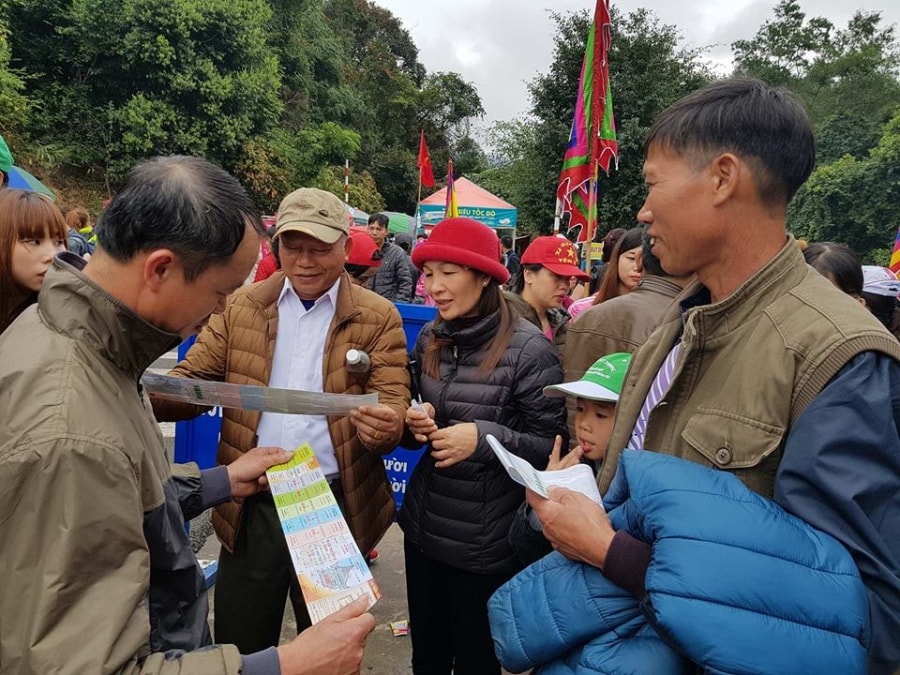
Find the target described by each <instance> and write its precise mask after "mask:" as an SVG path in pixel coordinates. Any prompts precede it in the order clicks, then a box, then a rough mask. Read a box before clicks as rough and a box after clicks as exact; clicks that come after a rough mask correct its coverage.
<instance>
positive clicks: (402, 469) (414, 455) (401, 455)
mask: <svg viewBox="0 0 900 675" xmlns="http://www.w3.org/2000/svg"><path fill="white" fill-rule="evenodd" d="M397 310H398V311H399V312H400V317H401V318H402V319H403V331H404V332H405V333H406V345H407V348H408V349H409V350H412V348H413V346H414V345H415V344H416V338H417V337H418V335H419V332H420V331H421V330H422V327H423V326H424V325H425V324H426V323H428V322H429V321H431V320H432V319H434V317H435V316H437V310H436V309H435V308H434V307H426V306H424V305H411V304H407V303H401V302H398V303H397ZM192 344H194V338H189V339H188V340H186V341H185V342H183V343H182V344H181V345H180V346H179V347H178V359H179V360H181V359H183V358H184V357H185V355H186V354H187V352H188V349H190V348H191V345H192ZM221 428H222V409H221V408H218V407H216V408H213V409H212V410H209V411H208V412H206V413H204V414H203V415H200V416H199V417H196V418H195V419H193V420H190V421H188V422H178V423H177V424H176V425H175V461H176V462H178V463H184V462H197V464H198V465H199V466H200V468H201V469H207V468H209V467H212V466H215V465H216V449H217V447H218V445H219V432H220V431H221ZM422 450H423V448H397V449H396V450H394V451H393V452H391V453H390V454H388V455H385V456H384V467H385V469H386V470H387V475H388V480H389V481H390V483H391V489H392V490H393V493H394V502H395V503H396V505H397V510H398V511H399V510H400V507H401V506H402V505H403V497H404V495H405V494H406V486H407V484H408V482H409V477H410V476H411V475H412V471H413V469H414V468H415V467H416V464H417V463H418V461H419V459H420V458H421V457H422Z"/></svg>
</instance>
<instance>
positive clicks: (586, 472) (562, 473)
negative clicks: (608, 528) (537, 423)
mask: <svg viewBox="0 0 900 675" xmlns="http://www.w3.org/2000/svg"><path fill="white" fill-rule="evenodd" d="M487 442H488V445H490V446H491V450H493V451H494V454H495V455H497V459H499V460H500V463H501V464H502V465H503V467H504V468H505V469H506V473H508V474H509V477H510V478H512V479H513V480H514V481H516V482H517V483H518V484H519V485H523V486H525V487H527V488H528V489H529V490H532V491H533V492H537V493H538V494H539V495H540V496H541V497H548V496H549V495H548V494H547V492H548V490H549V489H550V488H551V487H564V488H568V489H569V490H572V491H573V492H580V493H581V494H583V495H584V496H586V497H589V498H590V499H592V500H593V501H595V502H597V503H598V504H599V505H600V506H601V507H602V506H603V500H602V499H601V498H600V490H599V489H598V488H597V479H596V478H595V477H594V471H593V469H591V467H589V466H588V465H587V464H576V465H575V466H570V467H569V468H568V469H560V470H559V471H538V470H537V469H535V468H534V467H533V466H531V464H529V463H528V462H527V461H526V460H524V459H522V458H521V457H519V456H517V455H514V454H513V453H511V452H510V451H509V450H507V449H506V448H504V447H503V444H502V443H500V441H498V440H497V439H496V438H495V437H494V436H492V435H491V434H488V435H487Z"/></svg>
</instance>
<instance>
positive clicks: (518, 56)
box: [376, 0, 900, 124]
mask: <svg viewBox="0 0 900 675" xmlns="http://www.w3.org/2000/svg"><path fill="white" fill-rule="evenodd" d="M613 2H614V4H615V5H616V6H617V7H618V8H619V9H620V10H622V11H623V12H630V11H632V10H634V9H636V8H638V7H646V8H648V9H651V10H653V12H654V13H655V14H656V15H657V16H658V17H659V18H660V20H661V21H662V22H663V23H666V24H674V25H676V26H678V27H679V28H680V30H681V34H682V38H683V40H684V43H685V44H686V45H689V46H692V47H700V46H707V45H711V46H713V48H712V49H711V50H710V52H709V55H710V58H711V60H713V61H714V62H719V63H727V62H728V61H729V60H730V53H731V50H730V44H731V43H732V42H734V41H735V40H738V39H741V38H749V37H752V36H753V35H754V34H755V33H756V31H757V29H758V28H759V26H761V25H762V23H763V22H764V21H766V20H767V19H771V18H773V16H774V14H773V8H774V7H775V5H776V4H777V0H694V1H693V2H691V3H686V2H673V1H672V0H613ZM376 3H377V4H379V5H381V6H383V7H386V8H388V9H389V10H391V12H393V14H394V15H395V16H397V17H398V18H399V19H400V20H401V21H402V22H403V25H404V27H405V28H406V29H407V30H409V32H410V33H411V34H412V37H413V40H414V41H415V43H416V45H417V46H418V48H419V60H420V61H421V62H422V63H423V64H424V65H425V67H426V68H427V69H428V71H429V72H433V71H456V72H458V73H461V74H462V76H463V77H464V78H465V79H466V80H468V81H469V82H472V83H473V84H474V85H475V86H476V87H477V89H478V93H479V94H480V96H481V100H482V103H483V105H484V109H485V112H486V117H485V123H486V124H490V123H491V122H494V121H497V120H506V119H511V118H513V117H515V116H517V115H520V114H522V113H524V112H526V111H527V110H528V108H529V107H530V101H529V99H528V92H527V90H526V87H525V84H526V82H528V81H530V80H531V79H532V78H534V76H535V75H537V74H538V73H541V72H546V71H547V70H548V68H549V66H550V63H551V61H552V59H553V23H552V21H551V20H550V16H549V9H550V8H552V9H554V10H556V11H560V12H564V11H568V10H578V9H590V10H593V7H594V2H592V0H376ZM863 3H865V4H863ZM800 6H801V7H802V9H803V11H804V12H805V13H806V16H807V17H813V16H824V17H826V18H828V19H830V20H831V21H832V23H834V24H835V25H836V26H838V27H841V28H843V27H845V26H846V25H847V21H848V19H849V18H850V17H851V16H852V15H853V13H854V12H855V11H856V10H857V9H863V10H868V11H878V12H881V15H882V22H883V24H885V25H890V24H897V23H900V2H898V1H897V0H849V2H847V1H846V0H800ZM613 39H615V37H614V38H613ZM572 95H573V96H574V95H575V92H572Z"/></svg>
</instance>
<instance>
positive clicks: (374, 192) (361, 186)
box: [313, 166, 385, 213]
mask: <svg viewBox="0 0 900 675" xmlns="http://www.w3.org/2000/svg"><path fill="white" fill-rule="evenodd" d="M313 187H317V188H321V189H322V190H328V192H330V193H332V194H334V195H337V196H338V197H340V198H341V199H343V198H344V167H342V166H329V167H325V168H324V169H322V170H321V171H320V172H319V175H318V176H317V177H316V180H315V181H314V182H313ZM349 193H350V204H352V205H353V206H355V207H356V208H358V209H361V210H363V211H365V212H366V213H378V212H379V211H384V210H385V203H384V197H382V196H381V194H380V193H379V192H378V188H377V187H376V185H375V179H374V178H372V174H370V173H369V172H368V171H354V172H352V173H351V174H350V187H349Z"/></svg>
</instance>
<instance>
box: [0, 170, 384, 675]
mask: <svg viewBox="0 0 900 675" xmlns="http://www.w3.org/2000/svg"><path fill="white" fill-rule="evenodd" d="M98 229H99V236H100V242H99V243H100V245H99V248H98V249H97V252H96V254H95V255H94V256H93V257H92V258H91V260H90V262H88V263H85V261H84V260H83V259H81V258H80V257H78V256H76V255H74V254H70V253H63V254H61V255H60V256H59V257H58V258H57V259H56V260H55V261H54V263H53V267H52V268H51V270H50V272H49V273H48V274H47V278H46V280H45V281H44V284H43V287H42V290H41V294H40V296H39V298H38V303H37V305H36V306H33V307H31V308H29V309H28V310H27V311H26V312H25V314H23V316H22V317H21V318H20V320H19V321H17V322H16V325H15V326H12V327H11V328H9V329H8V330H7V331H5V332H4V333H3V334H2V336H0V408H2V410H3V424H2V425H0V485H2V486H3V487H2V488H0V514H2V516H0V541H2V542H3V544H2V546H0V569H2V570H3V574H4V579H3V584H2V585H0V617H2V619H0V671H2V672H3V673H10V674H15V675H18V674H28V675H32V674H33V675H37V674H41V675H44V674H45V673H73V674H76V673H77V674H81V673H100V674H106V673H134V674H137V673H141V674H142V675H144V674H148V675H149V674H150V673H172V674H175V673H192V674H199V675H205V674H207V673H209V674H210V675H212V674H216V675H218V674H223V675H224V674H230V675H237V674H238V673H243V674H244V675H277V674H278V673H283V674H284V675H288V674H289V673H296V674H303V673H320V672H329V673H331V672H333V673H344V674H349V673H355V672H359V671H358V669H359V664H360V660H361V658H362V653H363V643H364V641H365V637H366V635H368V633H369V632H370V631H371V630H372V628H374V625H375V624H374V619H373V618H372V616H371V615H369V614H366V613H364V610H365V604H363V605H362V606H359V605H355V606H350V607H348V608H345V611H344V612H343V613H338V614H335V615H333V616H332V617H329V619H326V620H325V621H323V622H321V623H319V624H318V625H317V626H316V627H315V629H314V630H313V631H310V632H309V633H307V634H305V635H304V636H303V637H302V638H298V639H297V640H296V641H294V642H292V643H290V644H288V645H285V646H282V647H279V648H278V649H277V650H276V649H271V650H267V651H265V652H260V653H258V654H250V655H247V656H243V657H242V656H241V655H240V654H239V653H238V650H237V648H236V647H234V646H233V645H217V646H212V645H211V640H210V635H209V628H208V626H207V616H206V614H207V603H206V597H205V593H204V591H203V576H202V573H201V572H200V570H199V567H198V565H197V561H196V558H195V557H194V554H193V552H192V550H191V547H190V542H189V541H188V538H187V535H186V533H185V529H184V523H185V520H186V519H188V518H191V517H193V516H194V515H196V514H198V513H199V512H200V511H201V510H203V509H205V508H208V507H209V506H212V505H215V504H217V503H222V502H225V501H229V500H230V499H231V498H232V497H238V498H243V497H249V496H251V495H253V494H255V493H256V492H258V491H259V489H260V487H261V486H262V485H263V483H262V480H263V479H262V476H263V474H264V472H265V470H266V469H267V468H268V467H269V466H272V465H273V464H276V463H278V462H281V461H285V460H286V459H287V458H289V457H290V454H289V453H287V452H285V451H283V450H280V449H276V448H256V449H254V450H253V451H251V452H250V453H247V454H245V455H244V456H243V457H242V458H240V460H238V461H236V462H234V463H232V464H231V465H230V466H228V467H227V468H226V467H217V468H215V469H211V470H207V471H204V472H199V471H197V469H196V467H195V466H193V465H189V466H183V467H178V466H176V467H174V469H172V470H170V465H169V462H168V459H167V457H166V449H165V445H164V442H163V439H162V436H161V434H160V432H159V428H158V426H157V424H156V422H155V420H154V418H153V415H152V413H151V410H150V405H149V401H148V400H147V397H146V396H145V395H144V392H143V391H142V388H141V385H140V377H141V374H142V373H143V371H144V369H145V368H147V366H149V365H150V364H151V363H152V362H153V361H154V360H155V359H156V358H158V357H159V356H160V355H161V354H163V353H164V352H166V351H168V350H169V349H172V348H173V347H174V346H176V345H177V344H178V343H179V342H180V341H181V340H183V339H184V338H185V337H187V336H188V335H190V334H192V333H193V332H195V331H196V330H197V328H198V327H199V325H200V324H202V323H203V322H204V321H205V320H206V319H207V318H208V317H209V315H210V314H211V313H212V312H213V311H217V310H218V311H221V309H222V306H223V304H224V302H223V301H224V298H225V297H227V295H228V294H230V293H231V292H232V291H234V290H235V289H236V288H237V287H238V286H239V285H240V284H241V283H242V281H243V279H244V278H245V277H246V276H247V273H248V271H249V270H250V268H251V267H252V265H253V262H254V260H255V259H256V253H257V250H258V248H259V236H260V232H261V225H260V222H259V218H258V216H257V215H256V213H255V211H254V209H253V207H252V205H251V203H250V201H249V198H248V197H247V195H246V193H244V191H243V190H242V189H241V187H240V185H239V184H238V183H237V182H236V181H235V180H234V179H233V178H231V177H230V176H228V175H227V174H226V173H225V172H224V171H222V170H221V169H218V168H216V167H213V166H212V165H211V164H209V163H207V162H205V161H203V160H199V159H195V158H190V157H170V158H164V159H158V160H153V161H150V162H147V163H144V164H143V165H140V166H139V167H138V168H136V169H135V170H134V171H133V172H132V173H131V175H130V177H129V181H128V184H127V185H126V187H125V189H124V190H123V191H122V192H121V193H120V194H119V195H118V196H117V197H116V199H115V200H113V202H112V204H111V205H110V207H109V208H108V210H107V211H106V212H105V213H104V216H103V219H102V221H101V225H100V227H99V228H98Z"/></svg>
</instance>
